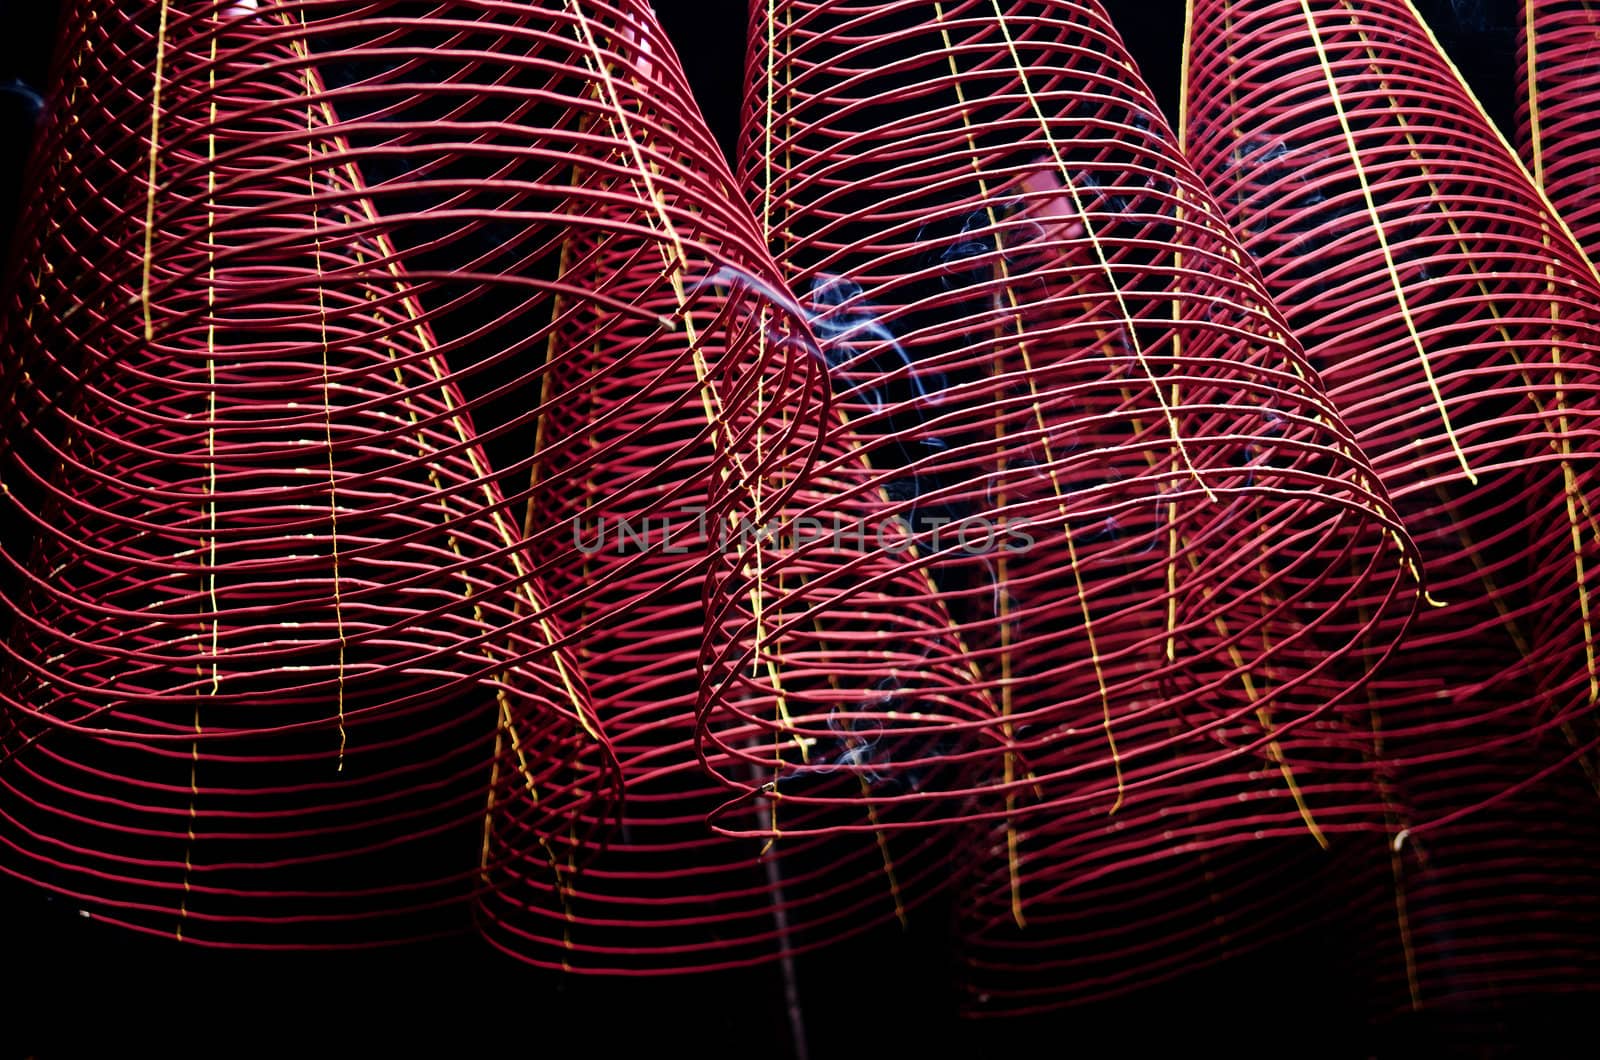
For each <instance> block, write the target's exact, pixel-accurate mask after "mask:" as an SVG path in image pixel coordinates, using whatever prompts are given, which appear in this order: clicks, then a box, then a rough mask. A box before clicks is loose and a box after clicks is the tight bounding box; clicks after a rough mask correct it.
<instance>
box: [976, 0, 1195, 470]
mask: <svg viewBox="0 0 1600 1060" xmlns="http://www.w3.org/2000/svg"><path fill="white" fill-rule="evenodd" d="M990 3H991V5H992V6H993V7H994V15H995V21H996V23H997V24H998V25H999V27H1000V32H1001V34H1002V35H1003V36H1004V37H1005V40H1006V50H1007V51H1008V52H1009V53H1010V56H1011V62H1012V65H1013V66H1014V67H1015V68H1016V71H1017V76H1018V77H1019V78H1020V79H1021V81H1020V83H1021V86H1022V92H1023V95H1025V96H1027V97H1028V102H1029V103H1030V104H1031V105H1032V107H1033V112H1034V115H1035V116H1036V117H1037V118H1038V119H1039V128H1040V131H1041V132H1043V134H1044V139H1045V143H1046V144H1047V145H1048V146H1049V148H1050V154H1051V156H1052V157H1053V158H1054V159H1055V163H1056V168H1057V170H1058V171H1059V172H1060V175H1061V182H1062V183H1063V184H1064V185H1065V186H1066V189H1067V192H1068V194H1070V195H1071V196H1072V205H1073V208H1074V209H1075V210H1076V211H1077V214H1078V216H1079V217H1080V218H1082V220H1083V227H1084V232H1085V234H1087V235H1088V237H1089V243H1090V245H1091V246H1092V247H1093V248H1094V253H1095V258H1096V259H1097V260H1098V261H1099V264H1100V268H1101V270H1102V271H1103V272H1104V273H1105V277H1106V286H1107V287H1108V288H1109V289H1110V291H1111V296H1112V298H1114V299H1115V300H1116V303H1117V309H1118V311H1119V312H1120V313H1121V314H1122V318H1123V321H1124V323H1126V325H1127V327H1128V344H1129V345H1130V346H1131V347H1132V348H1133V353H1134V356H1135V357H1136V358H1137V359H1138V361H1139V365H1140V367H1141V368H1143V369H1144V373H1145V376H1146V378H1148V379H1149V381H1150V386H1151V388H1152V389H1153V390H1154V392H1155V396H1156V402H1157V403H1158V404H1159V405H1160V406H1161V413H1162V415H1163V416H1165V417H1166V420H1167V427H1168V429H1169V430H1170V431H1171V432H1172V441H1173V443H1174V444H1175V445H1176V446H1177V447H1178V453H1179V455H1180V456H1182V457H1183V462H1184V464H1185V466H1187V467H1188V469H1189V473H1190V475H1191V476H1192V477H1193V478H1194V480H1195V483H1196V484H1197V485H1198V486H1199V487H1200V488H1201V489H1202V490H1203V491H1205V495H1206V499H1207V500H1210V501H1212V502H1215V501H1216V500H1217V495H1216V493H1215V492H1213V491H1212V489H1211V487H1210V485H1208V484H1207V483H1206V481H1205V479H1204V478H1202V477H1201V475H1200V469H1199V468H1198V467H1196V466H1195V463H1194V461H1193V460H1192V459H1191V458H1190V456H1189V449H1188V446H1186V445H1185V444H1184V441H1183V435H1182V433H1181V432H1180V430H1179V428H1178V419H1177V417H1176V416H1174V415H1173V412H1172V408H1171V406H1169V405H1168V404H1167V397H1166V394H1165V393H1163V392H1162V389H1161V382H1160V380H1159V379H1157V378H1156V374H1155V369H1153V368H1152V367H1151V366H1150V362H1149V360H1148V359H1147V358H1146V357H1145V353H1144V348H1143V346H1142V345H1141V344H1140V342H1139V336H1138V328H1137V326H1136V325H1135V323H1134V320H1133V314H1132V313H1131V312H1130V311H1129V309H1128V303H1127V300H1126V299H1125V298H1124V297H1123V295H1122V288H1121V286H1119V285H1118V283H1117V277H1116V273H1115V272H1114V271H1113V270H1112V268H1111V260H1110V258H1108V257H1107V256H1106V252H1105V247H1104V246H1103V245H1102V244H1101V242H1100V236H1099V234H1098V233H1096V232H1095V230H1094V225H1093V224H1092V223H1090V220H1089V214H1088V211H1087V210H1085V209H1084V205H1083V198H1082V196H1081V195H1080V194H1079V192H1078V188H1077V185H1076V184H1075V183H1074V182H1073V180H1072V174H1071V173H1069V172H1068V170H1067V162H1066V158H1065V157H1063V155H1062V154H1061V146H1060V144H1058V143H1057V142H1056V138H1055V134H1054V133H1053V132H1052V131H1051V129H1050V119H1049V117H1048V116H1047V115H1046V114H1045V112H1044V105H1043V104H1041V103H1040V102H1039V98H1038V97H1037V96H1036V95H1034V92H1033V88H1032V86H1031V85H1030V84H1029V80H1028V71H1027V69H1026V68H1025V67H1024V66H1023V64H1022V55H1021V54H1020V53H1019V52H1018V51H1017V42H1016V41H1015V40H1014V39H1013V38H1012V36H1011V27H1010V25H1009V24H1008V23H1007V22H1006V16H1005V12H1003V11H1002V10H1001V8H1000V0H990Z"/></svg>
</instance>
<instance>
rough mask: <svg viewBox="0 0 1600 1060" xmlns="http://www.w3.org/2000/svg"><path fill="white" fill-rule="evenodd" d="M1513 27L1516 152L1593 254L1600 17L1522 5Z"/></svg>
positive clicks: (1598, 220)
mask: <svg viewBox="0 0 1600 1060" xmlns="http://www.w3.org/2000/svg"><path fill="white" fill-rule="evenodd" d="M1521 7H1522V11H1521V17H1520V18H1519V19H1518V24H1517V70H1518V73H1519V75H1520V76H1519V77H1518V79H1517V130H1516V132H1517V135H1516V141H1517V149H1518V152H1519V153H1520V154H1521V156H1522V159H1523V161H1524V162H1526V163H1527V165H1528V169H1529V171H1530V172H1531V173H1532V175H1533V179H1534V180H1535V181H1536V182H1537V183H1539V184H1540V185H1541V186H1542V187H1543V188H1544V190H1545V194H1546V195H1548V196H1549V198H1550V202H1551V203H1552V204H1553V205H1554V206H1555V208H1556V209H1557V210H1559V211H1560V212H1561V216H1562V217H1563V218H1565V219H1566V222H1567V224H1568V225H1569V226H1570V227H1571V229H1572V232H1573V234H1574V235H1575V236H1576V237H1577V239H1578V243H1579V244H1580V245H1581V246H1582V247H1583V249H1584V250H1585V251H1586V252H1587V253H1588V254H1589V256H1590V257H1593V256H1594V255H1595V250H1596V246H1597V240H1600V203H1596V202H1595V201H1594V197H1593V196H1592V195H1591V194H1590V193H1589V187H1590V184H1591V179H1590V176H1589V174H1590V173H1591V172H1592V171H1593V169H1594V165H1595V161H1596V157H1595V149H1594V146H1593V144H1594V142H1595V134H1596V132H1600V129H1597V128H1596V126H1595V122H1594V118H1593V112H1594V104H1595V100H1596V99H1597V98H1600V56H1596V54H1595V51H1596V46H1597V45H1600V10H1597V9H1596V8H1595V7H1594V6H1593V5H1592V4H1590V3H1587V2H1585V0H1524V2H1523V4H1522V5H1521Z"/></svg>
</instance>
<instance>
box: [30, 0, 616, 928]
mask: <svg viewBox="0 0 1600 1060" xmlns="http://www.w3.org/2000/svg"><path fill="white" fill-rule="evenodd" d="M363 10H364V9H363ZM362 13H363V12H362V10H357V5H349V4H313V5H276V4H264V5H257V4H242V3H233V4H221V5H218V4H207V5H190V6H189V7H188V8H187V9H184V10H181V11H180V10H176V9H173V8H170V7H169V6H168V5H166V4H164V3H155V2H151V3H144V4H135V5H122V6H120V7H118V8H116V9H115V10H111V9H107V8H105V7H104V6H103V5H98V4H77V5H72V6H71V7H70V8H69V9H68V10H67V11H66V12H65V33H64V39H63V48H62V55H63V62H62V64H61V66H60V68H59V69H58V71H57V75H56V83H57V85H58V94H59V95H60V97H61V98H62V99H63V106H62V107H61V108H60V110H59V111H58V117H57V118H56V119H55V120H54V123H53V124H52V125H51V127H50V128H49V129H48V130H47V133H46V136H45V138H44V142H43V145H42V147H41V150H40V153H39V156H38V158H39V162H38V163H37V164H36V167H35V174H36V177H37V181H36V186H37V188H38V193H37V195H36V196H35V197H34V198H33V199H32V200H31V201H30V204H29V211H28V214H27V217H26V219H25V225H26V227H25V229H24V234H23V239H22V242H21V244H20V246H21V254H20V259H19V260H20V266H21V278H20V282H19V284H18V286H17V289H16V294H15V295H14V297H13V298H12V299H11V301H10V305H9V306H8V313H7V317H8V320H9V327H8V331H7V334H8V340H7V346H6V349H7V361H6V364H5V372H6V376H7V381H8V384H9V385H8V386H7V388H6V393H7V401H8V412H9V414H10V417H11V421H12V422H13V423H16V424H18V430H17V431H16V432H14V434H13V435H12V436H11V437H10V439H8V444H7V446H6V450H5V453H4V465H3V469H4V470H3V474H4V481H5V483H6V486H7V490H6V494H5V495H6V502H5V503H6V505H7V507H8V510H9V512H10V519H9V520H8V521H11V522H14V523H16V524H19V525H20V526H22V527H24V528H26V530H27V531H28V532H29V533H30V534H31V536H32V537H33V538H34V539H35V540H34V541H33V543H32V544H31V546H30V545H27V544H24V545H23V546H21V547H20V548H19V549H8V550H7V551H6V553H5V567H4V579H5V581H4V586H5V594H6V598H7V602H8V603H9V604H11V605H12V606H13V607H14V608H15V610H16V620H15V623H14V624H13V628H12V630H11V632H10V636H9V639H8V640H7V641H6V644H5V649H4V652H5V654H4V658H5V661H6V666H5V676H4V681H5V683H4V686H3V688H4V692H3V695H4V700H3V702H4V706H5V714H4V719H5V720H4V730H3V732H4V737H3V741H4V742H3V749H4V758H3V760H0V843H3V846H4V856H3V858H0V865H4V867H5V870H6V871H8V872H10V873H11V874H13V875H17V876H20V877H23V878H27V879H32V880H36V881H37V882H39V883H41V884H43V885H45V886H47V887H50V888H52V889H54V890H57V891H59V892H61V893H64V894H66V895H68V896H69V897H70V898H71V899H72V900H73V901H74V902H76V903H78V904H79V905H80V906H81V907H82V908H83V910H84V912H85V915H93V916H96V917H100V918H104V919H110V920H114V921H117V922H119V923H122V924H125V925H126V926H128V927H131V928H134V929H136V930H140V931H145V932H151V933H158V934H175V935H176V936H177V937H178V938H180V939H183V940H186V941H193V942H197V943H202V944H208V945H240V946H254V947H292V946H328V945H361V944H371V943H377V942H387V941H394V940H397V939H400V938H406V937H412V936H416V935H420V934H431V933H436V932H438V931H443V930H453V929H457V928H459V927H461V926H464V924H465V921H466V916H465V906H464V903H465V902H466V901H467V900H469V899H470V898H471V897H472V895H473V894H474V892H476V891H478V890H480V889H481V888H482V887H483V885H484V883H485V882H486V881H488V880H489V879H490V878H491V877H492V875H493V874H494V872H495V871H496V870H497V868H498V867H499V863H500V862H501V861H504V860H508V859H518V860H524V861H527V862H528V863H530V864H537V865H539V866H540V867H541V870H542V871H545V872H547V873H549V874H551V875H552V876H559V875H560V874H562V873H563V872H564V871H568V872H570V867H569V866H570V865H571V864H572V863H573V862H575V861H581V859H582V857H583V856H584V854H583V848H585V847H586V846H587V845H589V844H590V843H591V842H592V841H594V840H596V839H597V838H598V837H597V836H596V835H595V834H594V833H595V830H596V828H597V826H599V825H601V824H603V822H604V821H605V820H606V818H607V817H608V812H607V809H606V805H607V800H608V798H609V796H610V794H611V791H610V789H611V785H612V778H611V771H612V767H611V764H610V756H609V751H608V750H607V748H606V746H605V744H604V741H603V739H602V738H601V736H600V733H599V730H598V728H597V726H596V722H595V719H594V716H593V711H592V708H591V707H590V706H589V704H588V695H587V692H586V690H585V689H584V687H583V681H582V678H581V676H580V675H579V674H578V673H577V671H576V669H575V667H574V665H573V663H572V660H571V658H570V657H569V655H568V654H567V651H566V649H565V648H563V647H561V645H560V640H561V636H562V635H561V633H560V632H559V626H558V624H557V623H556V622H555V620H554V618H555V616H554V613H553V610H552V608H551V606H550V605H549V603H548V602H547V600H548V598H547V595H546V591H545V589H544V586H543V583H542V581H541V579H540V578H539V577H538V575H537V574H536V572H534V571H533V569H532V557H531V555H530V553H529V552H528V550H527V549H526V547H525V544H524V542H523V539H522V533H521V529H520V525H519V520H520V515H521V513H520V511H516V512H513V511H511V510H509V509H508V506H507V499H506V497H505V496H504V495H503V494H502V492H501V484H500V482H499V481H498V480H497V478H496V476H495V475H494V474H493V472H492V471H491V464H490V454H489V451H488V448H487V444H486V442H485V441H484V436H482V435H480V434H479V433H478V432H477V430H476V429H475V425H474V413H477V412H480V411H481V412H483V413H485V416H484V419H486V420H487V421H488V422H489V424H490V425H491V426H492V427H494V428H495V429H496V430H503V429H504V428H503V426H502V424H501V423H500V422H499V421H498V419H497V417H496V416H495V415H494V414H493V413H494V409H493V408H492V406H490V405H489V404H488V402H486V401H484V400H483V399H482V398H481V397H476V396H473V390H474V388H475V386H476V384H478V383H479V382H481V380H479V379H474V378H469V377H468V375H467V374H465V373H462V372H459V371H455V370H453V369H452V364H453V363H459V362H460V361H467V362H469V363H471V364H472V365H473V366H474V367H475V368H476V369H478V370H479V372H480V373H481V372H482V371H484V370H485V368H484V366H485V364H486V363H488V362H489V361H492V358H488V357H484V358H477V359H475V358H473V357H472V356H470V355H475V354H478V353H480V352H481V351H482V349H483V347H482V345H481V344H477V343H478V341H479V340H480V339H481V335H480V334H479V333H478V331H477V329H479V328H482V327H483V318H482V317H481V316H479V317H477V318H476V319H471V320H469V319H468V318H467V315H464V314H462V313H460V312H456V313H454V314H452V313H450V312H448V311H442V310H441V308H440V307H441V305H443V306H449V305H450V298H449V296H450V295H452V294H454V296H455V297H466V296H468V295H470V294H471V293H472V289H471V280H470V279H466V280H461V278H460V277H459V276H456V277H455V279H457V280H458V281H460V282H462V283H464V284H465V285H466V291H465V292H462V291H461V290H460V289H459V288H458V289H456V290H455V291H449V290H446V289H444V287H443V285H442V284H440V283H438V282H436V281H437V276H433V277H432V279H431V280H430V279H429V276H430V273H429V271H428V268H429V264H430V263H429V259H428V258H427V257H426V251H427V250H428V249H431V248H427V247H423V248H422V249H419V244H417V243H415V242H412V241H411V240H410V238H409V237H413V236H415V235H416V234H417V233H418V232H419V231H423V230H425V229H426V226H427V225H428V224H429V223H431V222H432V221H433V220H434V219H436V218H437V219H438V220H439V223H440V225H441V226H446V225H448V224H450V223H451V215H450V214H449V213H448V212H447V211H446V210H445V209H443V208H442V207H441V206H440V205H439V204H435V203H429V202H427V201H426V198H425V196H426V192H424V193H423V194H422V195H421V196H419V197H418V198H412V199H410V200H407V199H406V198H405V196H406V195H407V193H408V191H409V190H410V189H404V188H400V189H397V188H396V187H395V186H394V184H396V183H403V182H398V181H394V180H393V179H392V178H391V179H390V180H388V181H386V182H385V185H386V186H383V187H379V186H377V185H369V184H368V183H367V182H366V180H365V179H364V178H363V173H362V169H361V165H363V164H372V165H373V166H374V167H375V168H378V169H383V168H384V166H383V163H384V162H385V161H386V160H392V159H394V158H397V157H399V152H400V150H401V145H398V144H395V145H383V144H376V145H375V144H374V143H373V139H374V138H373V137H371V136H369V135H368V132H370V130H363V129H362V128H360V127H359V126H358V123H355V122H351V121H349V120H348V119H346V120H343V121H341V115H340V112H339V107H340V106H341V105H343V104H344V103H346V102H347V101H346V100H340V99H338V97H339V94H340V93H339V91H334V90H329V89H328V88H327V87H326V86H325V84H324V83H323V81H322V77H321V71H323V70H325V69H327V68H333V69H335V70H336V71H338V72H340V73H342V74H344V75H347V76H348V75H350V74H352V73H355V74H356V75H357V76H358V77H359V76H360V71H353V70H352V69H351V66H350V64H353V63H356V62H358V61H360V60H365V59H369V58H372V53H373V51H374V50H375V49H371V48H368V49H367V50H366V51H364V52H363V51H362V50H361V49H360V48H356V49H354V52H353V53H352V54H345V55H342V56H339V57H332V56H330V55H329V54H328V52H331V51H333V50H334V49H333V48H332V47H330V45H331V44H333V43H334V42H336V41H338V40H340V39H341V35H346V39H347V35H350V34H367V33H376V34H380V35H381V34H390V35H391V36H393V35H398V34H400V33H401V32H403V31H406V32H409V31H411V30H412V27H410V26H402V25H401V24H400V23H398V22H396V20H394V19H389V20H387V21H386V20H384V19H377V18H374V19H371V20H368V19H366V18H364V17H361V16H362ZM471 13H472V14H475V15H478V16H480V17H481V16H484V14H485V9H484V8H482V7H481V6H480V7H478V8H477V9H475V10H474V11H473V12H471ZM517 17H518V18H519V19H520V20H521V21H522V22H524V23H526V22H528V21H531V20H532V16H530V15H528V14H526V13H523V14H521V15H518V16H517ZM417 32H420V30H418V31H417ZM466 36H468V33H467V31H466V30H465V29H460V28H450V29H446V30H442V31H440V32H438V33H435V34H433V36H432V37H431V38H430V43H432V44H437V45H440V50H439V51H437V52H430V56H435V55H439V56H442V55H443V54H444V48H443V45H444V44H446V43H448V42H450V41H451V40H457V41H459V40H461V39H462V38H464V37H466ZM358 43H359V42H358ZM324 49H326V50H324ZM415 54H416V52H415V51H414V52H413V56H415ZM375 61H376V63H377V64H378V65H379V66H381V67H382V68H383V69H385V70H386V71H403V70H404V67H403V65H401V64H395V63H393V61H392V57H386V56H381V55H380V56H378V57H377V58H376V60H375ZM440 61H443V60H442V59H441V60H440ZM412 69H413V70H414V69H415V65H414V64H413V67H412ZM391 76H392V74H391ZM382 79H383V77H382V75H380V76H379V77H377V78H374V80H376V81H381V80H382ZM441 95H442V93H441ZM369 98H370V97H369ZM419 98H420V97H419ZM433 102H435V103H436V102H438V97H435V98H434V100H433ZM521 106H524V107H527V106H530V104H527V103H523V104H521ZM385 119H386V120H391V121H392V120H394V115H393V114H390V115H386V116H385ZM408 161H409V163H414V164H415V165H416V166H417V169H414V170H412V171H411V175H412V176H413V177H416V175H417V170H421V171H422V172H423V173H424V174H426V175H430V176H433V177H435V178H440V184H446V183H447V182H446V181H445V180H444V179H442V178H443V177H444V176H446V175H450V174H451V173H452V172H453V171H451V170H450V166H452V165H456V164H458V161H457V160H456V159H455V158H454V157H453V156H451V155H450V154H449V153H447V152H446V151H445V149H444V144H442V143H439V142H438V141H435V145H434V150H433V151H432V152H431V153H430V152H428V151H424V150H423V149H422V147H421V145H417V146H416V147H415V148H414V149H413V150H412V151H411V153H410V158H409V160H408ZM430 163H431V164H432V171H431V173H430V172H429V164H430ZM422 183H423V182H422V181H421V180H418V181H417V184H418V185H421V184H422ZM431 190H433V191H434V192H435V193H437V192H438V186H435V187H434V188H433V189H431ZM493 194H494V195H495V197H496V199H497V201H498V202H500V203H502V204H504V203H505V202H506V196H505V195H504V194H502V193H500V192H499V191H496V192H494V193H493ZM468 199H469V196H467V195H465V194H463V195H461V196H459V197H458V198H456V199H455V200H454V201H453V202H449V200H446V201H447V202H449V205H453V206H456V207H459V208H462V213H461V214H460V215H457V220H456V221H455V224H456V226H457V227H456V228H455V230H454V231H451V230H450V229H448V228H447V227H446V228H444V229H443V231H441V230H440V229H437V228H436V229H435V230H434V235H435V237H436V238H437V239H438V241H439V242H442V243H446V244H448V243H449V242H450V239H449V237H450V236H455V237H457V239H458V240H459V239H462V238H465V237H466V236H469V235H471V234H472V232H473V229H474V227H475V226H476V225H478V224H481V223H482V214H479V215H478V218H477V219H476V220H468V221H461V220H459V218H460V217H466V218H472V216H473V215H472V214H471V213H470V211H469V210H468V209H466V208H467V207H468V206H470V203H469V202H468V201H466V200H468ZM406 201H409V202H410V204H411V206H412V208H413V210H415V211H416V212H414V213H412V214H409V215H405V216H404V217H403V219H402V218H400V217H399V216H397V215H398V211H395V213H393V214H391V213H389V212H388V211H390V210H391V209H393V208H394V207H395V206H396V204H397V203H400V202H406ZM508 246H510V247H513V248H518V243H517V241H516V240H512V241H510V243H509V244H508ZM521 249H522V248H518V252H519V253H520V252H521ZM413 264H415V265H417V266H418V267H417V268H415V269H413V268H411V266H412V265H413ZM486 301H487V300H484V302H480V303H478V305H477V306H476V308H481V307H482V305H483V304H485V302H486ZM502 323H503V324H504V325H505V328H504V329H503V330H502V331H501V332H500V337H501V339H502V341H503V342H505V343H506V345H507V346H510V347H513V348H514V342H513V341H512V339H511V338H509V337H508V332H509V333H510V334H514V335H515V336H516V339H518V340H520V339H521V337H522V336H521V334H520V333H516V332H514V330H512V326H513V325H515V323H516V319H515V316H514V314H510V313H507V314H506V315H505V317H504V318H503V319H502ZM451 358H455V359H456V360H454V361H452V360H451ZM564 866H568V867H564ZM521 871H525V872H526V871H532V870H528V869H526V868H524V869H522V870H521Z"/></svg>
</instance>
